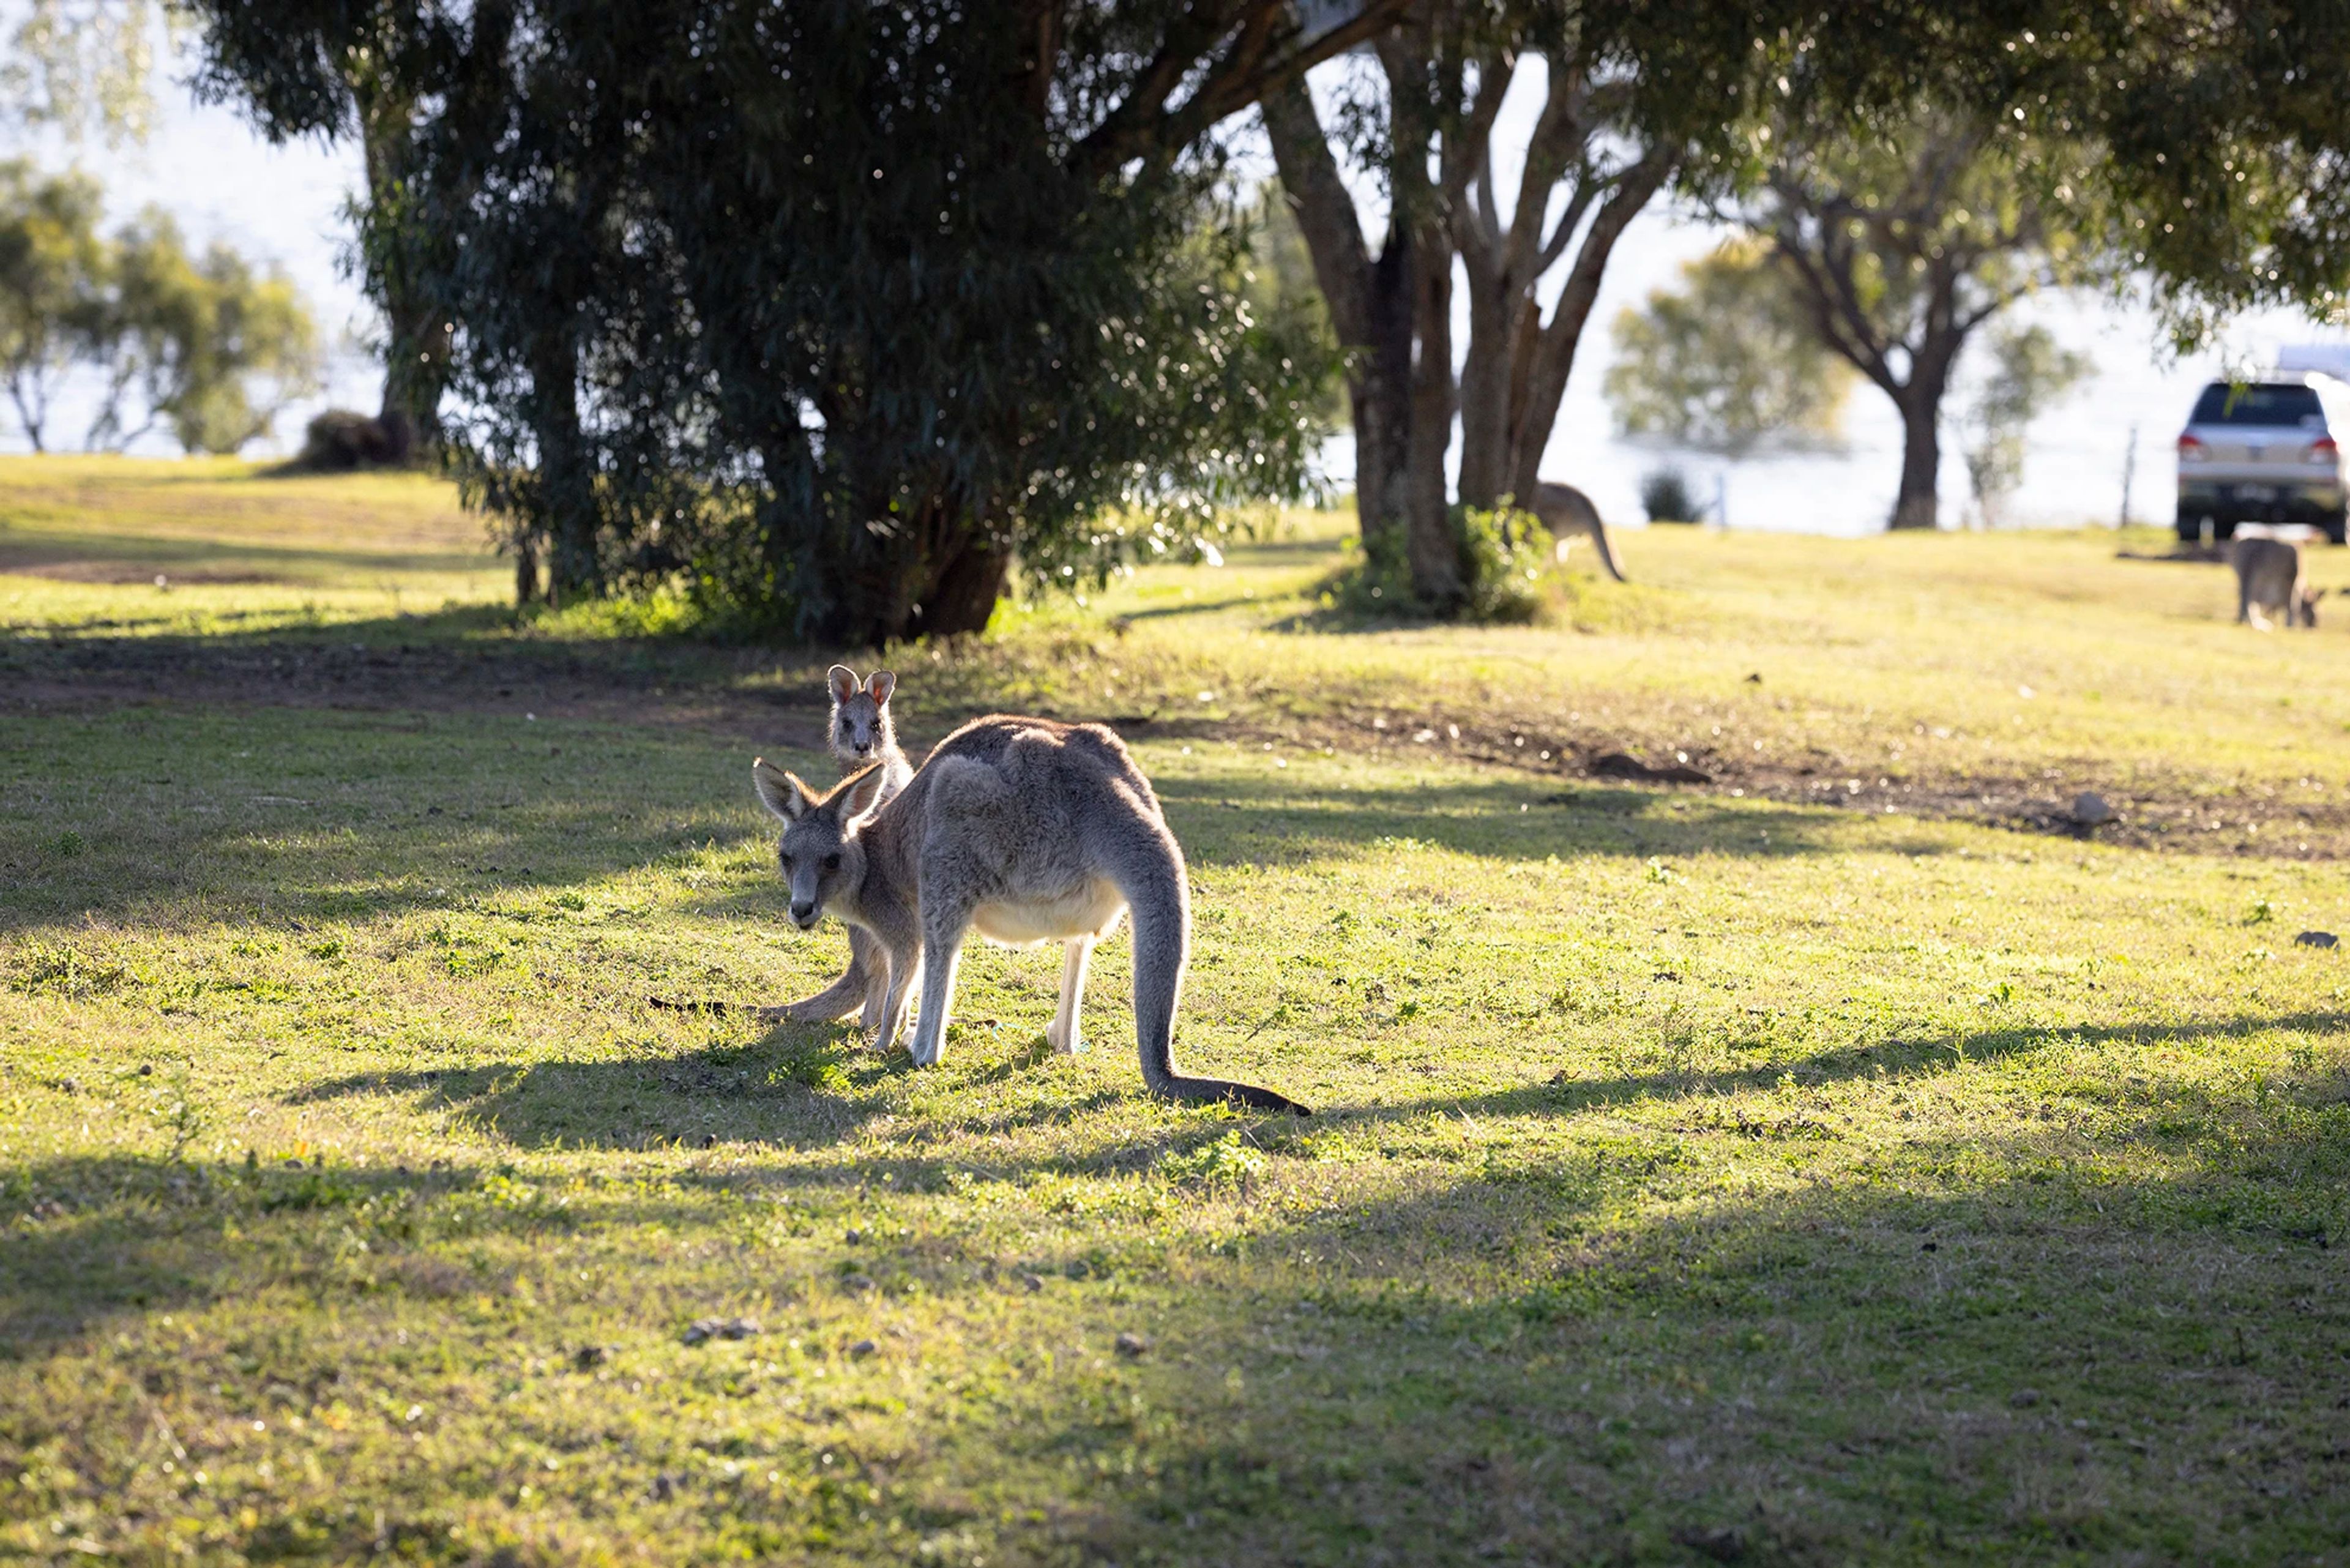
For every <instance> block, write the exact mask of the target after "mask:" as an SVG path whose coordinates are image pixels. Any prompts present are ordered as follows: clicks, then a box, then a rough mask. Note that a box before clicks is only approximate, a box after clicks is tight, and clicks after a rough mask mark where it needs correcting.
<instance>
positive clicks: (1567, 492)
mask: <svg viewBox="0 0 2350 1568" xmlns="http://www.w3.org/2000/svg"><path fill="white" fill-rule="evenodd" d="M1519 504H1521V505H1523V507H1525V509H1526V510H1527V511H1529V512H1531V513H1533V514H1534V515H1535V516H1537V517H1539V518H1541V519H1542V525H1543V526H1544V527H1545V528H1547V529H1549V530H1550V533H1551V537H1552V538H1554V539H1555V540H1557V541H1558V544H1559V552H1560V556H1561V558H1562V559H1563V558H1565V550H1566V544H1567V537H1566V536H1567V535H1569V534H1587V535H1590V537H1591V543H1592V544H1593V545H1594V546H1596V548H1597V549H1598V551H1599V564H1600V565H1601V566H1605V567H1607V575H1608V576H1611V577H1613V578H1615V579H1616V580H1617V582H1619V583H1620V582H1622V581H1623V580H1624V569H1623V568H1622V567H1621V566H1617V564H1616V552H1615V550H1614V549H1613V548H1612V547H1611V546H1610V545H1608V543H1607V524H1605V523H1603V522H1601V521H1600V520H1599V508H1598V507H1596V506H1594V505H1593V504H1591V497H1589V496H1588V495H1586V494H1585V493H1583V492H1581V491H1580V490H1577V489H1576V488H1575V486H1573V485H1572V484H1537V485H1535V486H1534V498H1533V499H1532V500H1530V501H1524V502H1521V503H1519Z"/></svg>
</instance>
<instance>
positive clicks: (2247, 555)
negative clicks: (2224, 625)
mask: <svg viewBox="0 0 2350 1568" xmlns="http://www.w3.org/2000/svg"><path fill="white" fill-rule="evenodd" d="M2228 564H2229V565H2230V566H2233V567H2235V568H2236V624H2237V625H2239V626H2249V627H2251V628H2252V629H2253V630H2255V631H2266V630H2268V629H2269V616H2270V615H2272V614H2274V615H2278V616H2281V617H2282V618H2283V619H2284V623H2285V625H2287V626H2289V627H2293V626H2300V627H2308V628H2311V629H2313V630H2314V629H2315V628H2316V626H2317V601H2318V600H2319V599H2322V598H2324V597H2325V590H2324V588H2313V587H2310V586H2309V583H2308V580H2307V578H2306V577H2304V576H2303V572H2302V560H2301V545H2299V544H2298V543H2296V542H2293V541H2291V540H2285V539H2260V538H2238V539H2231V540H2230V541H2229V543H2228Z"/></svg>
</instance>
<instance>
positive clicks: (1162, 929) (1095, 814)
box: [751, 714, 1312, 1116]
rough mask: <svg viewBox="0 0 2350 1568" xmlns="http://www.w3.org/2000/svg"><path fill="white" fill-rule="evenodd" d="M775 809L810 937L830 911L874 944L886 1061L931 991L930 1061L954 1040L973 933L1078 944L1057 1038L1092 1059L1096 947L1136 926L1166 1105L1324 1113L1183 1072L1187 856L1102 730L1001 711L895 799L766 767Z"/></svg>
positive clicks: (859, 785)
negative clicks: (812, 782) (1085, 1042)
mask: <svg viewBox="0 0 2350 1568" xmlns="http://www.w3.org/2000/svg"><path fill="white" fill-rule="evenodd" d="M751 777H752V783H753V784H754V786H755V787H756V789H757V790H758V794H759V799H760V801H761V802H762V803H763V804H764V805H765V806H766V808H767V809H768V810H769V811H771V812H773V813H774V814H775V815H776V816H778V817H780V818H782V819H783V822H784V832H783V839H782V842H781V844H780V845H779V846H778V848H777V851H776V853H777V858H778V860H779V862H780V864H781V866H782V868H783V874H784V876H785V879H786V880H788V881H789V883H790V884H791V915H792V919H793V921H794V922H795V924H797V925H798V926H799V927H800V929H803V930H806V929H809V928H811V927H813V926H814V925H815V924H816V922H817V921H818V920H819V919H823V918H824V916H825V915H826V914H827V913H830V914H834V915H837V916H839V917H840V918H841V919H844V920H847V922H848V923H849V924H851V925H853V926H860V927H862V928H864V929H865V930H866V931H867V932H868V933H869V934H870V935H871V936H872V937H873V938H874V939H875V940H876V942H877V943H878V944H879V947H880V948H881V950H883V952H884V953H885V954H886V955H887V958H888V963H889V984H888V988H887V992H886V994H885V999H884V1001H883V1002H882V1007H881V1017H880V1022H879V1028H878V1031H877V1033H876V1035H875V1043H876V1044H878V1045H879V1047H880V1048H881V1049H882V1050H884V1051H887V1050H888V1049H889V1047H890V1046H891V1044H894V1043H895V1041H896V1039H897V1036H898V1031H899V1025H900V1024H901V1023H903V1022H904V1019H905V1012H906V1001H907V993H908V992H909V991H910V989H911V986H912V982H913V980H914V977H915V975H916V973H917V972H919V973H920V976H921V981H922V1002H921V1012H920V1017H919V1019H918V1020H917V1021H916V1023H915V1025H914V1038H913V1043H912V1051H913V1057H914V1064H915V1065H916V1066H918V1067H928V1066H931V1065H934V1064H936V1063H937V1062H938V1060H939V1056H940V1054H941V1051H942V1050H943V1049H944V1048H945V1045H946V1033H947V1015H948V1009H949V1008H950V1007H951V1004H952V1001H953V996H954V984H955V969H956V965H957V963H958V961H960V959H961V956H962V945H963V940H964V939H965V937H966V936H967V935H968V934H969V933H970V931H971V929H972V927H974V926H975V927H977V928H978V929H979V932H980V934H981V935H982V936H984V937H986V938H988V939H989V940H993V941H996V942H1000V943H1002V944H1003V945H1004V946H1006V947H1027V946H1033V945H1035V944H1036V943H1039V942H1046V941H1058V942H1059V943H1061V950H1062V961H1061V1001H1060V1006H1059V1008H1058V1010H1057V1011H1056V1012H1055V1013H1054V1016H1053V1022H1052V1024H1051V1025H1050V1026H1049V1027H1048V1028H1047V1029H1046V1030H1045V1039H1046V1040H1047V1041H1049V1042H1050V1043H1051V1044H1052V1047H1053V1049H1054V1050H1055V1052H1057V1053H1059V1054H1064V1055H1067V1054H1074V1053H1075V1052H1076V1051H1077V1050H1079V1049H1080V1048H1081V1045H1080V1039H1079V1030H1078V1026H1077V1012H1078V1008H1079V1005H1080V1002H1081V1001H1082V999H1083V996H1084V992H1085V984H1086V968H1087V963H1088V961H1090V959H1091V958H1092V955H1093V947H1094V944H1095V943H1096V942H1097V941H1099V940H1101V939H1102V938H1103V937H1105V936H1107V935H1108V934H1109V932H1110V931H1111V929H1113V928H1115V927H1116V926H1117V924H1118V919H1119V917H1121V916H1123V915H1124V914H1126V913H1127V912H1128V910H1129V909H1130V910H1132V911H1133V915H1134V1030H1135V1044H1136V1045H1137V1047H1138V1049H1139V1052H1140V1054H1141V1058H1142V1079H1143V1082H1144V1083H1145V1084H1146V1085H1149V1088H1150V1090H1151V1091H1152V1092H1153V1093H1155V1094H1159V1095H1165V1096H1170V1097H1172V1098H1175V1099H1181V1100H1223V1101H1229V1102H1231V1103H1232V1104H1236V1105H1242V1106H1252V1107H1253V1108H1255V1109H1258V1110H1269V1111H1295V1112H1296V1113H1297V1114H1298V1115H1300V1116H1306V1115H1310V1114H1312V1113H1310V1112H1308V1111H1307V1110H1306V1108H1305V1106H1301V1105H1299V1104H1297V1103H1296V1102H1295V1101H1294V1100H1292V1099H1290V1098H1288V1097H1287V1096H1284V1095H1277V1094H1275V1093H1274V1092H1273V1091H1272V1090H1270V1089H1261V1088H1258V1087H1256V1086H1255V1085H1252V1084H1235V1083H1229V1082H1226V1081H1225V1080H1223V1079H1222V1078H1192V1077H1185V1076H1182V1075H1179V1074H1178V1073H1177V1072H1176V1071H1175V1063H1174V1032H1175V1008H1176V1003H1177V1002H1178V1001H1179V1000H1180V995H1181V992H1182V989H1183V969H1184V965H1185V962H1186V961H1187V959H1188V957H1189V955H1190V950H1191V893H1190V888H1189V886H1188V884H1187V882H1186V880H1185V877H1184V869H1183V851H1182V847H1181V846H1180V845H1178V844H1177V843H1176V842H1175V836H1174V835H1173V834H1171V833H1170V832H1168V830H1167V822H1166V819H1165V817H1164V816H1163V815H1161V814H1160V812H1159V797H1158V796H1157V795H1155V794H1152V793H1151V789H1150V781H1149V779H1147V778H1145V777H1144V776H1143V774H1142V770H1141V769H1140V768H1138V767H1137V766H1135V763H1134V759H1133V757H1132V756H1130V755H1128V753H1127V749H1126V747H1125V745H1124V743H1123V742H1120V741H1119V740H1118V736H1117V735H1115V734H1113V733H1112V732H1109V731H1108V730H1107V729H1105V728H1103V727H1102V726H1100V725H1098V724H1061V723H1055V722H1053V721H1051V720H1048V719H1018V718H1010V717H1006V716H1004V715H1002V714H995V715H992V716H990V717H988V718H984V719H976V720H973V721H972V722H970V723H968V724H965V725H964V726H963V727H962V729H960V730H957V731H956V732H954V733H953V734H951V735H949V736H948V737H947V738H946V739H945V740H943V741H941V742H939V745H938V749H937V750H935V751H933V752H932V753H931V755H930V760H929V761H927V762H926V763H923V764H922V770H921V772H920V773H918V774H915V775H914V777H913V781H912V782H911V783H910V784H907V785H906V787H905V788H904V789H903V790H901V791H899V793H898V794H897V795H896V797H895V798H893V799H891V800H889V801H888V802H887V803H884V804H878V805H877V804H876V803H875V800H874V795H875V794H877V793H878V789H877V786H878V784H879V779H878V777H877V776H876V770H874V769H870V768H868V769H867V770H866V771H865V772H864V773H860V774H857V775H855V776H854V777H852V778H849V779H847V780H845V781H844V782H842V783H841V784H837V785H836V786H834V788H833V789H832V790H831V791H830V792H829V793H827V794H821V795H819V794H816V793H815V792H814V791H812V790H810V789H809V788H808V787H807V785H806V784H803V783H801V782H800V781H799V780H798V779H797V778H795V777H794V776H793V775H791V774H788V773H785V772H784V771H783V770H782V769H780V768H777V767H775V766H774V765H773V764H771V763H768V762H766V761H765V760H764V758H762V759H760V760H759V761H756V762H754V763H752V764H751Z"/></svg>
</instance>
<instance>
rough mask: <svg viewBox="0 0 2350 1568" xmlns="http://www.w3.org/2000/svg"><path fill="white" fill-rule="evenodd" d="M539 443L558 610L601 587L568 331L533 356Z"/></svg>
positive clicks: (542, 510) (550, 587) (545, 340)
mask: <svg viewBox="0 0 2350 1568" xmlns="http://www.w3.org/2000/svg"><path fill="white" fill-rule="evenodd" d="M531 379H532V381H533V383H534V385H533V387H532V389H531V400H532V420H531V423H532V426H533V431H534V433H535V434H536V437H537V439H538V502H539V505H538V511H539V518H540V525H541V526H542V527H543V528H544V529H545V531H546V538H547V541H548V550H547V562H546V566H547V573H546V576H547V582H546V597H547V602H548V603H550V604H556V605H561V604H566V603H568V602H569V601H570V599H571V598H572V597H574V596H580V597H592V596H593V595H595V594H597V593H599V592H601V591H602V589H603V586H604V571H603V564H602V562H601V561H600V560H599V559H598V556H597V550H596V532H597V528H596V480H595V474H594V472H593V470H592V468H591V466H590V460H589V457H588V454H587V442H586V441H585V439H584V438H583V436H582V434H581V431H580V426H579V389H578V351H577V348H575V347H574V346H573V344H572V341H571V336H570V334H569V332H568V331H567V330H565V329H563V328H560V327H557V328H553V329H550V330H549V331H547V332H546V333H545V334H544V335H542V336H541V337H540V338H539V340H538V342H537V343H536V345H534V347H533V351H532V355H531Z"/></svg>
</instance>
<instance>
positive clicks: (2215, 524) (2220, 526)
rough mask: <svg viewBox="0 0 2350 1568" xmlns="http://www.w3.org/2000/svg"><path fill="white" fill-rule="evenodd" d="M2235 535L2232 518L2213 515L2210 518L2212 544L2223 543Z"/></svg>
mask: <svg viewBox="0 0 2350 1568" xmlns="http://www.w3.org/2000/svg"><path fill="white" fill-rule="evenodd" d="M2235 535H2236V520H2235V519H2234V518H2232V517H2214V518H2213V519H2211V542H2212V543H2213V544H2215V545H2221V544H2225V543H2227V541H2229V540H2230V539H2232V538H2234V537H2235Z"/></svg>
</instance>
